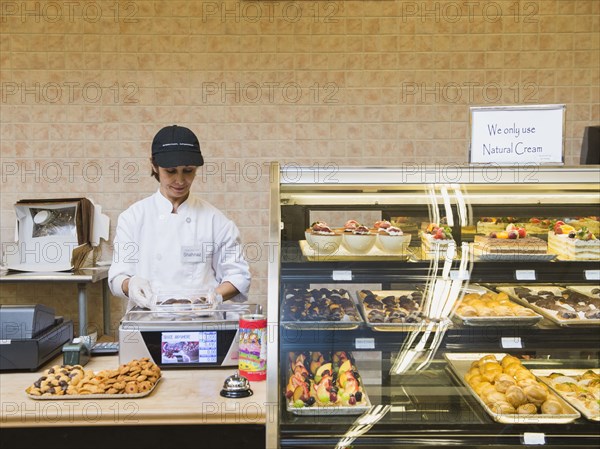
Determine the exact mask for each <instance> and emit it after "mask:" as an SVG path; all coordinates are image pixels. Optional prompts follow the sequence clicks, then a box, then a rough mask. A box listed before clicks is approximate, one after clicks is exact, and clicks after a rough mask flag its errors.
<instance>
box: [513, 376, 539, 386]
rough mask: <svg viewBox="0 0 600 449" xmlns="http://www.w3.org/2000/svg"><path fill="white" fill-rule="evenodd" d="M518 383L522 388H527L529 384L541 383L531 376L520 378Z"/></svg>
mask: <svg viewBox="0 0 600 449" xmlns="http://www.w3.org/2000/svg"><path fill="white" fill-rule="evenodd" d="M517 385H518V386H519V387H521V388H525V387H527V386H529V385H539V384H538V381H537V380H535V379H531V378H527V379H523V380H519V381H517Z"/></svg>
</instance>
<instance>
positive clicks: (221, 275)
mask: <svg viewBox="0 0 600 449" xmlns="http://www.w3.org/2000/svg"><path fill="white" fill-rule="evenodd" d="M172 210H173V205H172V204H171V202H170V201H169V200H168V199H167V198H165V197H164V196H163V195H162V193H160V190H159V191H157V192H156V193H155V194H154V195H152V196H150V197H148V198H145V199H143V200H141V201H138V202H137V203H135V204H133V205H132V206H130V207H129V208H128V209H127V210H126V211H124V212H123V213H121V215H120V216H119V221H118V223H117V232H116V235H115V239H114V253H113V263H112V265H111V267H110V270H109V272H108V283H109V285H110V289H111V291H112V293H113V295H115V296H119V297H121V298H124V299H126V298H127V297H126V296H125V294H124V293H123V290H122V288H121V286H122V284H123V281H124V280H125V279H126V278H128V277H131V276H134V275H135V276H140V277H142V278H144V279H147V280H149V281H150V282H151V285H152V290H153V292H154V293H160V292H163V293H177V292H182V291H193V292H196V293H199V292H208V291H210V290H211V289H213V288H215V287H217V286H218V285H219V284H221V283H223V282H225V281H229V282H231V283H232V284H233V285H234V286H235V287H236V288H237V289H238V290H239V291H240V295H241V297H242V298H239V297H240V295H238V297H236V299H243V300H245V299H247V296H248V290H249V288H250V271H249V267H248V263H247V262H246V260H245V259H244V257H243V251H242V245H241V241H240V233H239V230H238V228H237V226H236V225H235V224H234V223H233V221H231V220H229V219H228V218H227V217H225V215H223V213H222V212H221V211H220V210H219V209H217V208H216V207H214V206H213V205H212V204H210V203H208V202H207V201H204V200H202V199H200V198H197V197H194V196H193V195H192V194H191V193H190V196H189V197H188V198H187V200H185V201H184V202H183V203H182V204H181V205H179V207H178V208H177V213H171V211H172Z"/></svg>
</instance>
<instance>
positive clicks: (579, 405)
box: [531, 368, 600, 421]
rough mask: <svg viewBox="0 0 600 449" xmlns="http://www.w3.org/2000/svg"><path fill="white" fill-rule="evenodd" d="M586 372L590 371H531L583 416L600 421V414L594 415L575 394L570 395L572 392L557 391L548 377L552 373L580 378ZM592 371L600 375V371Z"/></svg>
mask: <svg viewBox="0 0 600 449" xmlns="http://www.w3.org/2000/svg"><path fill="white" fill-rule="evenodd" d="M586 371H588V370H587V369H561V368H556V369H532V370H531V372H532V373H533V374H534V375H535V376H536V377H537V378H538V379H540V380H541V381H542V382H544V383H545V384H546V385H548V386H549V387H550V388H552V390H553V391H554V392H555V393H556V394H557V395H559V396H560V397H561V398H563V399H564V400H565V401H567V402H568V403H569V404H571V405H572V406H573V407H575V408H576V409H577V410H579V411H580V412H581V414H582V415H583V416H585V417H586V418H587V419H589V420H590V421H600V413H598V412H595V413H594V412H593V411H592V410H590V409H589V408H587V407H586V406H585V404H584V403H583V402H582V401H580V400H579V399H578V397H577V395H576V394H575V393H570V392H569V393H567V392H564V391H560V390H557V389H556V388H554V382H553V380H552V379H551V378H550V377H548V376H550V375H551V374H552V373H557V372H558V373H562V374H564V375H565V376H580V375H581V374H583V373H584V372H586ZM591 371H593V372H595V373H596V374H600V369H593V370H591ZM596 398H597V396H596ZM596 400H597V399H596Z"/></svg>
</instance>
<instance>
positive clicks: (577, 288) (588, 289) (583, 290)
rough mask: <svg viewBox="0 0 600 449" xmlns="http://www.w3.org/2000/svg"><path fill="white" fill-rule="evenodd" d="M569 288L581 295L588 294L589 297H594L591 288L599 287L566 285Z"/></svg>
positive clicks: (596, 286)
mask: <svg viewBox="0 0 600 449" xmlns="http://www.w3.org/2000/svg"><path fill="white" fill-rule="evenodd" d="M567 288H568V289H569V290H573V291H574V292H577V293H581V294H582V295H585V296H589V297H590V298H595V296H594V294H593V293H592V290H594V289H595V288H600V286H598V285H567Z"/></svg>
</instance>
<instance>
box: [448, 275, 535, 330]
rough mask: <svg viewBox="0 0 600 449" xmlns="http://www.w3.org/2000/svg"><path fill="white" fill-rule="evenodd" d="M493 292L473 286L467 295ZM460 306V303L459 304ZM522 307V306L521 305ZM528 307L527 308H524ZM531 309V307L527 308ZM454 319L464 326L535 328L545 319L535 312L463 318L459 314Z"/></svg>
mask: <svg viewBox="0 0 600 449" xmlns="http://www.w3.org/2000/svg"><path fill="white" fill-rule="evenodd" d="M488 292H491V290H489V289H487V288H485V287H482V286H479V285H478V286H472V287H471V288H469V289H468V290H467V291H466V292H465V293H478V294H480V295H482V294H485V293H488ZM492 293H493V292H492ZM458 304H460V302H459V303H458ZM520 305H522V304H520ZM523 307H526V306H523ZM526 308H528V309H531V307H526ZM452 319H453V320H454V321H456V322H459V323H460V324H463V325H464V326H473V327H476V326H481V327H485V326H534V325H535V324H537V323H539V322H540V321H541V320H543V319H544V317H543V316H542V315H540V314H539V313H537V312H535V315H532V316H462V315H460V314H458V313H456V312H455V313H454V315H452Z"/></svg>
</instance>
